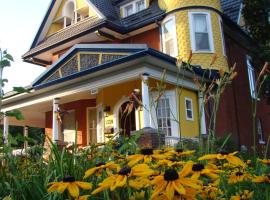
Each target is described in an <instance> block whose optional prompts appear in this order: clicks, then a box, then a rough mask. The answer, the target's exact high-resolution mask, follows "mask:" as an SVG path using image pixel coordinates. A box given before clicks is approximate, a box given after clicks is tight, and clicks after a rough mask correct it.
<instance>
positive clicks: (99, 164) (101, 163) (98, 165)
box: [96, 162, 106, 167]
mask: <svg viewBox="0 0 270 200" xmlns="http://www.w3.org/2000/svg"><path fill="white" fill-rule="evenodd" d="M105 164H106V163H105V162H100V163H98V164H96V167H100V166H101V165H105Z"/></svg>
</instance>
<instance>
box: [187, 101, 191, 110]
mask: <svg viewBox="0 0 270 200" xmlns="http://www.w3.org/2000/svg"><path fill="white" fill-rule="evenodd" d="M186 109H191V102H190V101H189V100H186Z"/></svg>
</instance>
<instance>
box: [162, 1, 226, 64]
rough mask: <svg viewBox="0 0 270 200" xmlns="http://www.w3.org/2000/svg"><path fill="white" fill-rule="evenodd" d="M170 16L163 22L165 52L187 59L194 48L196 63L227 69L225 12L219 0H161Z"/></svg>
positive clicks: (163, 7) (193, 60) (193, 58)
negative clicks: (223, 13) (223, 16)
mask: <svg viewBox="0 0 270 200" xmlns="http://www.w3.org/2000/svg"><path fill="white" fill-rule="evenodd" d="M159 6H160V8H161V9H163V10H165V11H166V13H167V16H166V17H165V19H164V20H163V22H162V33H163V34H162V44H163V45H162V47H163V51H164V52H166V53H168V54H170V55H172V56H176V57H178V58H182V59H184V60H187V58H188V57H189V55H190V51H191V50H192V53H193V56H192V64H194V65H200V66H201V67H203V68H207V67H209V65H210V63H211V60H212V57H213V55H214V54H216V55H217V57H218V59H217V60H216V62H215V64H214V66H212V68H216V69H220V68H225V69H226V68H227V67H228V64H227V58H226V47H225V42H224V33H223V23H222V17H221V14H222V11H221V4H220V1H219V0H203V1H202V0H178V1H175V0H159Z"/></svg>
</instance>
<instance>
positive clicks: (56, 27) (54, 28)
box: [46, 23, 63, 37]
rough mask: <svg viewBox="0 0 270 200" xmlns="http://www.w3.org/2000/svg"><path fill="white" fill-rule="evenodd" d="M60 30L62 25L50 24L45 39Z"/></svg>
mask: <svg viewBox="0 0 270 200" xmlns="http://www.w3.org/2000/svg"><path fill="white" fill-rule="evenodd" d="M62 28H63V25H62V24H57V23H52V24H51V26H50V28H49V31H48V33H47V35H46V37H48V36H50V35H52V34H54V33H56V32H57V31H60V30H61V29H62Z"/></svg>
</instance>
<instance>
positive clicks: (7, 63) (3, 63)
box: [0, 59, 10, 68]
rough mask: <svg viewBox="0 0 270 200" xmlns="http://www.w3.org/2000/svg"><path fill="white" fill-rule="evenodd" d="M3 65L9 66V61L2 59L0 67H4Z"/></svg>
mask: <svg viewBox="0 0 270 200" xmlns="http://www.w3.org/2000/svg"><path fill="white" fill-rule="evenodd" d="M4 67H10V61H9V60H6V59H3V60H1V61H0V68H4Z"/></svg>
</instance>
